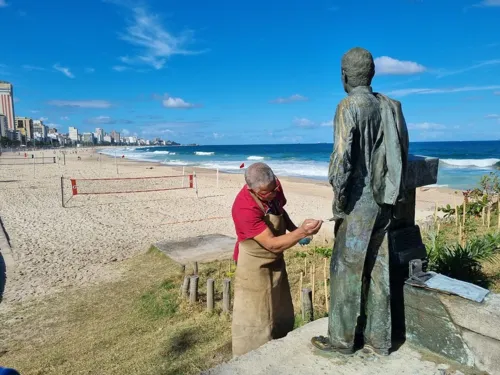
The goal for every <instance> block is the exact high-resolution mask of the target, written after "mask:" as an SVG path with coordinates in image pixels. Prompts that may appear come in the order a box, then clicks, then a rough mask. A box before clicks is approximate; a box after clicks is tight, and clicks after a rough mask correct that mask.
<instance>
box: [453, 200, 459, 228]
mask: <svg viewBox="0 0 500 375" xmlns="http://www.w3.org/2000/svg"><path fill="white" fill-rule="evenodd" d="M453 203H454V204H455V224H456V226H457V227H458V205H457V197H453Z"/></svg>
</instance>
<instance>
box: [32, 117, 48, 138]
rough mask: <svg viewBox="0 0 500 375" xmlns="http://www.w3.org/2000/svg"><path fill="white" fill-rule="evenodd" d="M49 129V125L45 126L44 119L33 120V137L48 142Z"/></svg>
mask: <svg viewBox="0 0 500 375" xmlns="http://www.w3.org/2000/svg"><path fill="white" fill-rule="evenodd" d="M47 129H48V126H45V125H44V124H43V122H42V121H40V120H34V121H33V137H34V139H36V140H37V141H40V142H46V141H47Z"/></svg>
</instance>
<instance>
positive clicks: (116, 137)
mask: <svg viewBox="0 0 500 375" xmlns="http://www.w3.org/2000/svg"><path fill="white" fill-rule="evenodd" d="M111 138H113V141H114V142H115V143H120V133H118V132H115V131H114V130H113V131H112V132H111Z"/></svg>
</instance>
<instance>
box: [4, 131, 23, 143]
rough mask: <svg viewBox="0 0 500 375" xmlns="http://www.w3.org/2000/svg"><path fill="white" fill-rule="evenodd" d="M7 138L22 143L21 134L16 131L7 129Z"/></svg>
mask: <svg viewBox="0 0 500 375" xmlns="http://www.w3.org/2000/svg"><path fill="white" fill-rule="evenodd" d="M7 138H8V139H9V140H11V141H19V142H22V137H21V132H20V131H18V130H12V129H7Z"/></svg>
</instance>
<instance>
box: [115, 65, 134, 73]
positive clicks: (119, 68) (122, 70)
mask: <svg viewBox="0 0 500 375" xmlns="http://www.w3.org/2000/svg"><path fill="white" fill-rule="evenodd" d="M111 69H113V70H114V71H116V72H124V71H125V70H127V69H130V68H129V67H127V66H123V65H115V66H113V67H112V68H111Z"/></svg>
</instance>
